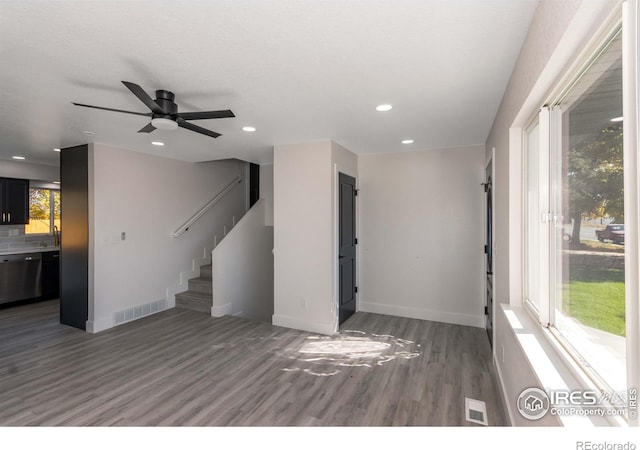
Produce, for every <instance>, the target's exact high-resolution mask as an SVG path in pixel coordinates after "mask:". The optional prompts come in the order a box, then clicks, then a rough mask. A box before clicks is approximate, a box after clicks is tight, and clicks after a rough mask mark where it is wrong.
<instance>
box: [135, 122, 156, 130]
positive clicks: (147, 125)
mask: <svg viewBox="0 0 640 450" xmlns="http://www.w3.org/2000/svg"><path fill="white" fill-rule="evenodd" d="M155 129H156V127H154V126H153V125H151V122H149V123H148V124H146V125H145V126H144V127H142V128H140V129H139V130H138V133H151V132H152V131H153V130H155Z"/></svg>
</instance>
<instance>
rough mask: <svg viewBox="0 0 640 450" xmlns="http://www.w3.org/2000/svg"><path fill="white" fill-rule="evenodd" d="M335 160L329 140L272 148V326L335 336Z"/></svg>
mask: <svg viewBox="0 0 640 450" xmlns="http://www.w3.org/2000/svg"><path fill="white" fill-rule="evenodd" d="M331 162H332V145H331V141H319V142H312V143H306V144H296V145H281V146H276V147H275V148H274V152H273V206H274V214H273V221H274V314H273V324H274V325H277V326H283V327H287V328H295V329H299V330H306V331H311V332H317V333H324V334H332V333H333V332H335V325H334V322H335V320H334V318H333V311H334V310H335V308H333V305H332V299H333V292H332V254H333V252H332V223H331V218H332V210H331V208H332V196H331V192H332V186H331V183H332V174H331V171H332V166H331Z"/></svg>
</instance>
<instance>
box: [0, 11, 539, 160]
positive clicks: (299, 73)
mask: <svg viewBox="0 0 640 450" xmlns="http://www.w3.org/2000/svg"><path fill="white" fill-rule="evenodd" d="M536 3H537V1H536V0H420V1H409V0H386V1H381V0H366V1H365V0H363V1H349V0H343V1H331V0H328V1H327V0H325V1H318V0H316V1H311V0H309V1H303V0H298V1H292V0H228V1H221V0H209V1H193V0H185V1H179V2H178V1H173V0H172V1H164V0H153V1H137V0H131V1H110V0H102V1H91V0H84V1H66V0H57V1H52V0H48V1H32V0H15V1H13V0H3V1H0V96H1V98H0V136H1V137H0V159H10V158H11V156H12V155H23V156H26V157H27V158H28V161H31V162H36V163H43V164H52V165H55V164H57V160H58V154H57V153H55V152H53V151H52V148H54V147H68V146H73V145H78V144H84V143H86V142H87V139H88V138H87V137H86V136H84V135H83V134H82V131H86V130H89V131H93V132H95V136H94V137H93V138H91V139H92V140H94V141H95V142H101V143H105V144H110V145H113V146H117V147H122V148H128V149H131V150H136V151H142V152H147V153H152V154H158V155H164V156H168V157H171V158H177V159H183V160H186V161H205V160H213V159H221V158H229V157H233V158H241V159H246V160H249V161H253V162H259V163H263V162H269V161H270V160H271V159H272V148H273V145H277V144H285V143H298V142H305V141H312V140H318V139H333V140H335V141H336V142H339V143H340V144H342V145H344V146H345V147H347V148H348V149H350V150H352V151H353V152H355V153H358V154H367V153H382V152H393V151H407V150H417V149H430V148H445V147H456V146H465V145H475V144H483V143H484V142H485V140H486V138H487V135H488V133H489V128H490V126H491V124H492V122H493V118H494V116H495V113H496V111H497V109H498V105H499V103H500V101H501V99H502V95H503V93H504V90H505V88H506V85H507V82H508V80H509V77H510V74H511V70H512V68H513V66H514V64H515V60H516V58H517V56H518V53H519V51H520V47H521V46H522V42H523V40H524V37H525V35H526V32H527V29H528V27H529V23H530V21H531V18H532V16H533V12H534V10H535V6H536ZM121 80H126V81H131V82H134V83H137V84H139V85H140V86H142V87H143V88H144V89H145V90H146V91H147V92H148V93H149V94H150V95H151V96H152V97H154V98H155V95H154V91H155V90H156V89H166V90H170V91H173V92H174V93H175V94H176V103H177V104H178V106H179V108H180V111H182V112H186V111H198V110H217V109H227V108H228V109H231V110H233V112H234V113H235V114H236V116H237V117H236V118H233V119H218V120H203V121H197V122H194V123H196V124H198V125H200V126H203V127H205V128H209V129H211V130H214V131H218V132H220V133H222V134H223V136H221V137H219V138H217V139H212V138H209V137H206V136H202V135H199V134H196V133H193V132H190V131H187V130H184V129H178V130H176V131H161V130H156V131H154V132H153V133H151V134H144V133H137V130H138V129H140V128H141V127H142V126H144V125H145V124H146V123H148V120H147V119H146V118H145V117H139V116H134V115H128V114H118V113H113V112H108V111H99V110H92V109H85V108H80V107H76V106H73V105H72V104H71V102H72V101H73V102H78V103H87V104H91V105H98V106H104V107H109V108H116V109H124V110H132V111H139V112H148V110H147V109H146V107H145V106H144V105H143V104H142V103H141V102H140V101H139V100H138V99H137V98H136V97H134V96H133V95H132V94H131V93H130V92H129V91H128V90H127V89H126V88H125V87H124V85H122V83H121V82H120V81H121ZM380 103H391V104H392V105H393V109H392V110H391V111H390V112H387V113H380V112H376V111H375V109H374V108H375V106H376V105H377V104H380ZM245 125H251V126H254V127H256V128H257V131H256V132H255V133H252V134H249V133H246V132H243V131H242V130H241V128H242V126H245ZM408 138H411V139H414V141H415V142H414V144H412V145H410V146H406V145H402V144H401V143H400V141H401V140H403V139H408ZM152 140H161V141H164V142H165V143H166V146H165V147H162V148H158V147H154V146H151V145H150V142H151V141H152Z"/></svg>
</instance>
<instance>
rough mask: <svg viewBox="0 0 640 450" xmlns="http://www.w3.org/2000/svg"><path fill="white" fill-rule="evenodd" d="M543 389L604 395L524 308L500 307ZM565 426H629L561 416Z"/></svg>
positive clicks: (594, 418) (609, 419) (618, 421)
mask: <svg viewBox="0 0 640 450" xmlns="http://www.w3.org/2000/svg"><path fill="white" fill-rule="evenodd" d="M500 307H501V308H502V311H503V312H504V314H505V316H506V318H507V321H508V323H509V325H510V327H511V330H512V331H513V333H514V334H515V336H516V339H517V341H518V344H519V346H520V348H521V349H522V352H523V354H524V355H525V357H526V359H527V360H528V362H529V366H530V368H531V370H532V372H533V374H534V375H535V377H536V379H537V380H538V382H539V386H538V387H540V388H542V389H543V390H545V391H547V392H550V391H584V390H592V391H597V392H600V389H598V388H597V387H596V386H595V385H594V384H593V383H592V382H591V380H590V379H589V378H588V377H587V376H586V374H584V372H583V371H582V369H581V368H580V367H579V366H578V365H577V364H576V363H575V361H574V360H573V359H572V357H571V356H570V355H569V354H568V353H567V351H566V350H565V349H564V348H563V347H562V346H561V345H560V343H558V342H557V340H556V338H555V337H554V336H553V335H552V334H551V332H549V330H547V329H545V328H543V327H541V326H540V324H538V323H537V322H536V321H535V320H534V319H533V318H532V317H531V315H530V314H529V313H528V312H527V311H526V310H525V308H524V307H517V306H512V305H508V304H500ZM556 417H557V418H558V419H559V420H560V422H561V423H562V425H563V426H565V427H593V426H626V421H625V420H624V419H621V418H614V417H599V416H590V417H586V416H580V415H558V416H556Z"/></svg>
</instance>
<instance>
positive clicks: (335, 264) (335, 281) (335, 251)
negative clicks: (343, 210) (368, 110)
mask: <svg viewBox="0 0 640 450" xmlns="http://www.w3.org/2000/svg"><path fill="white" fill-rule="evenodd" d="M341 173H343V174H345V175H349V176H350V177H353V178H354V179H355V180H356V190H357V189H358V173H357V171H354V170H352V169H351V168H349V167H345V166H342V165H340V164H336V163H334V164H333V171H332V174H331V176H332V178H333V180H332V186H333V189H332V190H333V198H332V203H333V205H332V216H333V224H332V228H333V230H332V240H333V246H332V247H333V248H332V249H331V265H332V270H331V278H332V279H331V290H332V293H333V301H332V302H331V305H332V306H331V309H332V310H331V313H332V321H333V323H332V326H333V329H334V331H338V329H339V326H340V325H339V321H340V317H339V315H340V263H339V259H338V257H339V255H340V210H339V208H340V174H341ZM359 203H360V202H359V201H358V197H356V205H355V209H356V213H355V220H356V237H358V238H359V237H360V226H361V225H360V220H359V218H360V211H359V209H360V208H359V206H360V205H359ZM355 258H356V280H355V284H356V286H360V285H359V280H360V266H361V264H359V260H360V246H359V245H356V256H355ZM361 292H362V289H358V292H357V293H356V312H358V311H359V308H358V305H359V304H360V298H361Z"/></svg>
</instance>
